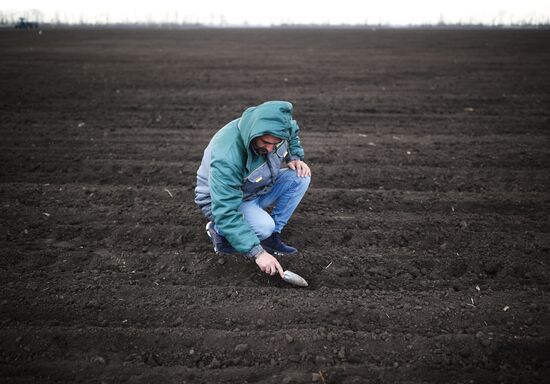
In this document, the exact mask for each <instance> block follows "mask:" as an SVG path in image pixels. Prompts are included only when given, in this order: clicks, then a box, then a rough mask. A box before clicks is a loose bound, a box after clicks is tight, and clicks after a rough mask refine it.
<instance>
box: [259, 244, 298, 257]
mask: <svg viewBox="0 0 550 384" xmlns="http://www.w3.org/2000/svg"><path fill="white" fill-rule="evenodd" d="M262 247H263V246H262ZM264 249H265V250H266V251H267V252H269V253H271V254H272V255H275V256H286V255H295V254H297V253H298V250H296V252H290V253H284V252H279V251H276V250H274V249H272V248H266V247H264Z"/></svg>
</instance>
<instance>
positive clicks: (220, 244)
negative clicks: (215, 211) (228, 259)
mask: <svg viewBox="0 0 550 384" xmlns="http://www.w3.org/2000/svg"><path fill="white" fill-rule="evenodd" d="M206 234H207V235H208V237H210V240H211V241H212V244H213V245H214V252H216V253H227V254H232V253H238V252H237V250H236V249H235V248H233V246H232V245H231V244H229V241H227V240H226V239H225V237H223V236H222V235H220V234H219V233H218V232H216V230H215V229H214V223H213V222H211V221H209V222H208V224H206Z"/></svg>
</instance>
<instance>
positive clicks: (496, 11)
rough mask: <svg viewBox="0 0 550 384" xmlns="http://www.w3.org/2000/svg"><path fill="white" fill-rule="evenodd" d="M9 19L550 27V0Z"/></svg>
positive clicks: (98, 0) (232, 0) (104, 7)
mask: <svg viewBox="0 0 550 384" xmlns="http://www.w3.org/2000/svg"><path fill="white" fill-rule="evenodd" d="M0 11H1V12H2V14H3V15H4V16H9V17H12V18H13V17H19V15H22V16H27V17H28V18H33V19H39V21H42V22H48V21H55V20H59V21H62V22H75V23H78V22H80V21H83V22H92V23H94V22H99V23H104V22H111V23H120V22H122V23H125V22H176V23H181V22H187V23H202V24H213V25H219V24H225V25H243V24H249V25H272V24H281V23H291V24H379V23H382V24H392V25H409V24H412V25H417V24H426V23H431V24H436V23H438V22H439V21H440V20H443V21H445V22H446V23H485V24H511V23H522V22H533V23H540V22H544V23H548V22H549V21H550V0H516V1H512V0H499V1H494V0H489V1H484V0H455V1H447V0H378V1H373V0H333V1H322V0H319V1H305V0H272V1H260V0H255V1H253V0H225V1H224V0H192V1H188V0H155V1H149V2H139V1H136V0H134V1H126V0H93V1H90V0H86V1H80V0H72V1H64V0H40V1H38V0H0Z"/></svg>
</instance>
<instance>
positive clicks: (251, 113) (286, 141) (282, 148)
mask: <svg viewBox="0 0 550 384" xmlns="http://www.w3.org/2000/svg"><path fill="white" fill-rule="evenodd" d="M299 130H300V129H299V127H298V124H297V123H296V121H295V120H293V119H292V104H291V103H289V102H287V101H268V102H266V103H263V104H261V105H259V106H256V107H251V108H248V109H247V110H246V111H245V112H244V113H243V115H242V116H241V117H240V118H238V119H235V120H233V121H231V122H230V123H229V124H227V125H226V126H225V127H223V128H222V129H220V130H219V131H218V132H217V133H216V134H215V135H214V137H213V138H212V140H210V143H209V144H208V146H207V147H206V149H205V151H204V155H203V158H202V162H201V166H200V167H199V170H198V171H197V187H196V188H195V203H196V204H197V205H198V206H199V208H200V209H201V210H202V211H203V213H204V214H205V215H206V216H207V217H208V218H209V219H210V220H213V221H214V222H215V223H216V226H217V227H218V228H219V229H220V230H221V232H222V233H223V235H224V236H225V238H226V239H227V240H228V241H229V242H230V243H231V245H232V246H233V247H234V248H235V249H236V250H237V251H238V252H241V253H244V254H247V255H248V256H254V255H256V254H257V253H258V251H261V246H260V239H258V237H257V236H256V234H255V233H254V231H253V230H252V229H251V228H250V226H249V225H248V223H247V222H246V220H245V219H244V217H243V215H242V214H241V213H240V212H239V207H240V205H241V203H242V202H243V201H246V200H250V199H253V198H255V197H257V196H259V195H261V194H264V193H267V192H268V191H269V190H270V189H271V187H272V185H273V182H274V181H275V179H276V177H277V174H278V172H279V168H280V166H281V162H282V161H283V160H284V161H287V162H288V161H292V160H303V159H304V150H303V148H302V146H301V144H300V138H299V136H298V133H299ZM266 134H269V135H272V136H275V137H277V138H280V139H282V141H281V143H279V144H278V145H277V148H276V149H275V150H274V151H273V152H272V153H270V154H268V155H265V156H264V155H259V154H257V153H256V152H255V151H254V150H253V149H252V140H253V139H254V138H256V137H258V136H262V135H266Z"/></svg>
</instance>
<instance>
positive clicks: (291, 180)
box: [215, 168, 311, 240]
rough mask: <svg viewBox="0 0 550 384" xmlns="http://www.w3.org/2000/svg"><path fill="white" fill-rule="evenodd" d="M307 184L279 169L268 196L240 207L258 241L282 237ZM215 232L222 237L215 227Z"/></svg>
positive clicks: (293, 174) (305, 178)
mask: <svg viewBox="0 0 550 384" xmlns="http://www.w3.org/2000/svg"><path fill="white" fill-rule="evenodd" d="M310 180H311V178H310V177H309V176H308V177H299V176H298V175H297V174H296V171H294V170H292V169H288V168H286V169H281V171H280V172H279V175H278V176H277V179H275V184H273V187H272V188H271V190H270V191H269V192H267V193H266V194H265V195H261V196H258V197H257V198H255V199H253V200H249V201H245V202H243V203H242V204H241V206H240V207H239V212H241V213H242V214H243V216H244V218H245V220H246V221H247V222H248V225H250V228H252V230H253V231H254V233H255V234H256V236H258V238H259V239H260V240H264V239H267V238H268V237H269V236H271V234H272V233H273V232H278V233H281V231H282V230H283V228H284V226H285V225H286V223H287V222H288V220H289V219H290V217H291V216H292V214H293V213H294V210H295V209H296V207H297V206H298V204H299V203H300V201H301V200H302V197H304V195H305V193H306V191H307V188H308V187H309V182H310ZM270 206H273V209H272V211H271V215H270V214H269V213H267V212H266V211H265V208H267V207H270ZM215 229H216V232H218V233H219V234H220V235H222V236H223V233H221V231H220V229H219V228H218V226H215Z"/></svg>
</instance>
